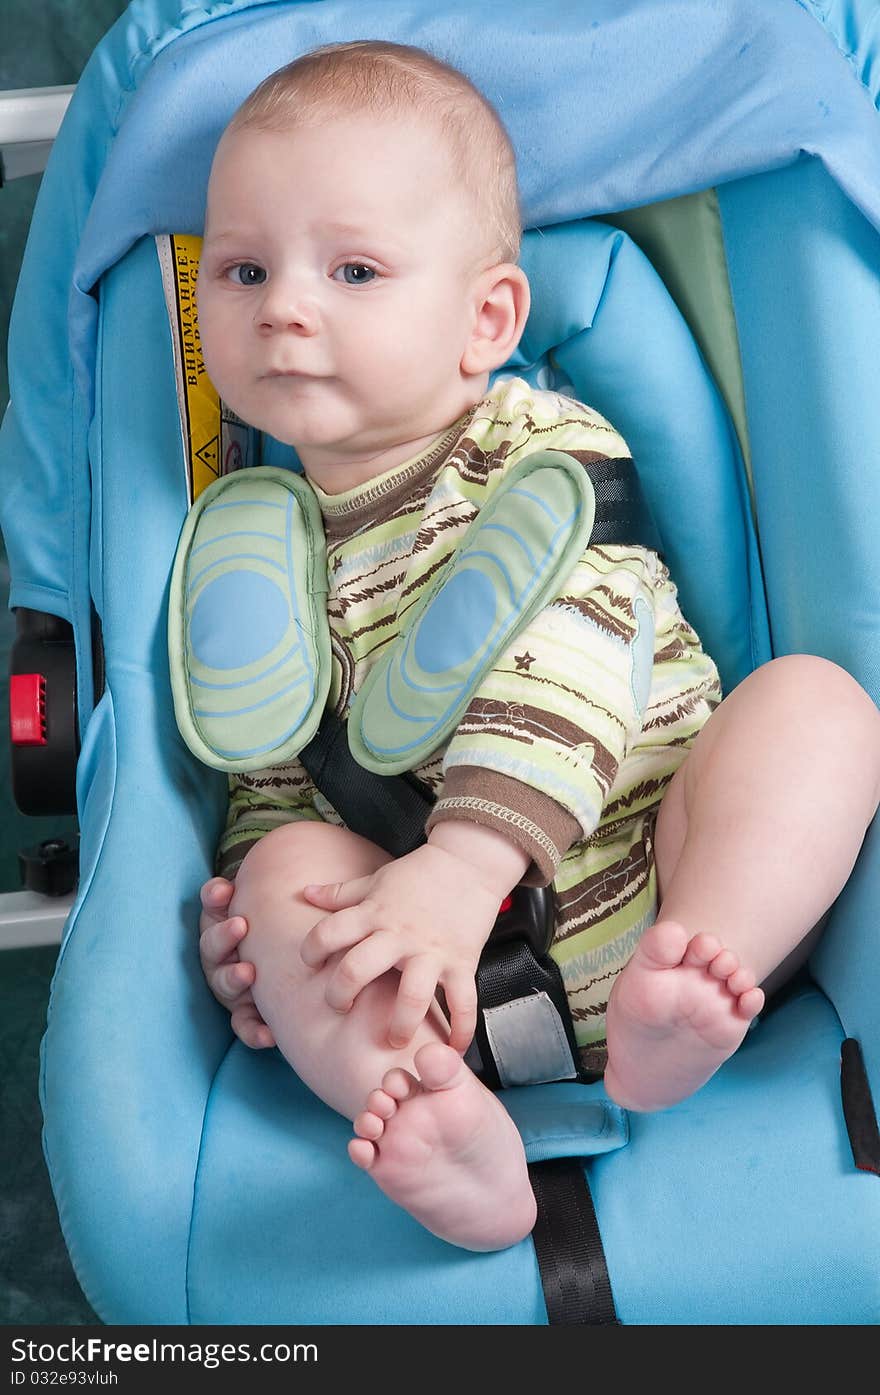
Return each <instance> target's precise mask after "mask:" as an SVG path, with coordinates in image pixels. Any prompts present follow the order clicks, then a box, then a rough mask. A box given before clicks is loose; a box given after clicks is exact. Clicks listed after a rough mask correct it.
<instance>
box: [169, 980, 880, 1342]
mask: <svg viewBox="0 0 880 1395" xmlns="http://www.w3.org/2000/svg"><path fill="white" fill-rule="evenodd" d="M840 1039H841V1033H840V1025H839V1023H838V1021H837V1019H836V1017H835V1015H834V1012H833V1010H832V1009H831V1008H830V1007H829V1005H828V1003H827V1002H826V1000H825V999H824V998H823V997H822V996H821V995H820V994H819V993H818V992H816V991H815V990H814V989H809V990H806V991H805V992H804V993H803V994H801V995H800V996H799V997H798V998H797V999H796V1000H795V1001H794V1002H791V1003H789V1004H788V1005H787V1006H786V1007H785V1009H784V1010H782V1011H780V1012H778V1013H776V1014H771V1015H770V1016H769V1017H768V1018H767V1019H766V1021H764V1022H763V1023H762V1024H761V1025H760V1026H759V1027H758V1028H757V1029H756V1030H755V1031H754V1032H753V1033H752V1034H751V1035H750V1037H749V1039H748V1041H747V1043H746V1045H745V1046H744V1047H743V1048H742V1050H741V1051H740V1053H739V1054H738V1056H736V1057H735V1058H734V1059H733V1061H732V1062H730V1063H729V1065H728V1066H727V1067H726V1068H725V1071H724V1073H723V1077H722V1078H717V1077H716V1080H715V1081H713V1082H711V1083H710V1085H709V1086H707V1087H706V1089H705V1090H703V1091H702V1092H701V1093H700V1095H699V1096H697V1097H695V1099H694V1100H692V1101H690V1102H688V1103H686V1104H685V1105H682V1106H679V1107H678V1108H677V1109H675V1110H670V1111H666V1112H664V1113H662V1114H657V1115H633V1116H630V1119H629V1128H630V1132H631V1145H630V1146H629V1147H620V1146H618V1147H616V1148H615V1147H612V1148H611V1149H610V1150H607V1151H602V1152H599V1151H598V1150H597V1152H596V1154H595V1155H594V1156H593V1157H592V1159H591V1161H590V1162H589V1163H588V1164H587V1166H588V1170H589V1175H590V1182H591V1186H592V1189H593V1194H594V1198H595V1202H596V1207H597V1213H598V1216H599V1223H600V1227H601V1231H602V1238H603V1243H604V1246H605V1251H606V1257H607V1261H608V1265H609V1270H610V1274H611V1280H612V1285H613V1289H614V1294H615V1302H616V1304H617V1309H618V1314H619V1316H620V1318H621V1321H623V1322H625V1323H643V1324H644V1323H650V1324H664V1323H672V1324H689V1323H698V1324H699V1323H710V1324H711V1323H717V1324H719V1325H730V1324H737V1323H741V1324H762V1323H771V1324H772V1323H779V1324H799V1323H818V1324H823V1323H824V1324H827V1323H837V1322H853V1323H869V1322H877V1321H878V1320H880V1188H878V1187H877V1184H876V1178H874V1177H868V1176H866V1175H864V1174H861V1173H858V1172H856V1171H855V1170H854V1169H853V1167H852V1159H851V1157H850V1155H849V1145H848V1140H847V1138H846V1132H845V1130H844V1127H843V1121H842V1118H841V1114H840V1107H839V1095H838V1082H837V1070H838V1062H839V1047H840ZM758 1080H760V1081H761V1082H762V1085H761V1086H760V1087H758V1086H756V1081H758ZM770 1082H772V1085H771V1084H770ZM553 1091H564V1092H565V1094H566V1096H567V1097H568V1099H569V1100H570V1104H569V1106H568V1107H569V1109H570V1110H571V1111H572V1113H574V1112H576V1110H577V1109H578V1108H580V1109H581V1110H586V1109H589V1108H590V1107H592V1108H593V1109H595V1110H597V1111H600V1110H602V1108H603V1107H604V1108H607V1102H605V1101H604V1095H603V1092H602V1089H601V1087H600V1086H578V1085H565V1086H549V1087H548V1086H534V1087H531V1088H530V1089H529V1090H527V1091H517V1092H516V1093H517V1095H519V1096H527V1097H528V1099H529V1100H530V1101H531V1103H532V1107H533V1109H534V1112H535V1115H536V1116H537V1117H538V1118H539V1119H540V1115H541V1111H542V1107H544V1106H547V1107H550V1108H552V1092H553ZM548 1097H549V1101H548ZM527 1103H528V1101H524V1102H522V1103H520V1108H521V1110H522V1111H523V1115H522V1119H521V1127H522V1128H523V1130H524V1131H527V1129H528V1118H527V1114H526V1112H525V1111H526V1107H527ZM597 1117H600V1118H601V1115H597ZM294 1121H295V1122H294ZM542 1122H543V1121H542ZM612 1127H613V1126H612ZM348 1136H349V1131H348V1126H347V1124H346V1122H345V1121H344V1120H342V1119H340V1118H338V1117H337V1116H335V1115H333V1114H332V1113H331V1112H330V1111H329V1110H326V1109H325V1108H323V1106H321V1105H319V1104H318V1103H317V1102H316V1101H315V1099H314V1097H313V1096H311V1095H310V1094H309V1092H308V1091H307V1090H305V1089H304V1088H303V1086H302V1085H301V1084H300V1083H299V1082H298V1081H297V1080H296V1078H295V1077H294V1076H293V1075H292V1074H291V1072H290V1071H289V1070H288V1069H287V1068H286V1066H285V1065H284V1063H283V1061H281V1059H280V1058H279V1057H278V1056H277V1054H275V1053H273V1055H272V1057H271V1058H257V1057H255V1056H254V1055H253V1053H248V1052H247V1051H246V1050H245V1049H244V1048H242V1047H239V1046H237V1047H235V1048H234V1049H233V1050H232V1051H231V1052H230V1054H229V1056H228V1057H227V1059H226V1061H225V1063H224V1065H223V1069H222V1071H221V1072H220V1074H219V1075H218V1077H217V1081H216V1086H215V1091H214V1094H213V1096H212V1100H211V1108H210V1111H209V1116H208V1120H207V1126H206V1134H205V1141H204V1146H203V1150H202V1159H201V1168H200V1175H199V1185H198V1189H197V1198H198V1200H197V1204H196V1210H195V1216H194V1222H193V1229H192V1243H191V1252H190V1290H191V1315H192V1321H194V1322H218V1321H219V1322H245V1323H259V1322H277V1323H281V1322H288V1321H291V1320H295V1321H297V1322H304V1323H360V1324H375V1323H383V1324H384V1323H389V1324H396V1323H461V1324H474V1323H499V1324H504V1323H517V1324H525V1323H536V1322H537V1323H542V1322H546V1313H545V1311H544V1307H543V1302H542V1298H541V1290H540V1282H539V1278H538V1273H537V1266H536V1264H535V1256H534V1249H533V1247H532V1244H531V1242H530V1241H524V1242H523V1243H522V1244H520V1245H516V1246H514V1247H513V1248H512V1249H509V1250H506V1251H503V1252H501V1253H498V1254H491V1255H476V1256H475V1255H463V1254H462V1252H461V1251H457V1250H455V1249H453V1248H452V1247H451V1246H449V1245H445V1244H443V1243H441V1242H440V1241H438V1240H436V1239H434V1238H433V1237H432V1236H431V1235H429V1234H428V1233H427V1232H426V1231H424V1230H423V1229H422V1228H421V1227H420V1226H418V1225H417V1224H416V1223H415V1222H414V1221H413V1220H412V1219H411V1218H410V1217H408V1216H407V1215H406V1214H405V1213H404V1212H402V1211H401V1210H400V1209H399V1208H398V1207H395V1206H394V1205H393V1204H392V1203H391V1202H389V1201H388V1200H387V1199H386V1198H385V1197H384V1196H381V1195H379V1196H376V1195H375V1189H374V1188H373V1187H372V1184H371V1183H370V1181H369V1179H368V1178H367V1177H366V1176H365V1175H364V1174H363V1173H355V1172H354V1171H353V1169H352V1168H351V1165H350V1163H349V1162H348V1160H347V1157H346V1154H345V1143H346V1139H347V1138H348ZM599 1141H600V1142H601V1136H600V1139H599ZM612 1141H613V1142H615V1143H617V1144H619V1143H620V1142H621V1139H620V1137H619V1136H616V1137H615V1136H614V1135H613V1134H612ZM593 1147H594V1139H593V1136H591V1131H590V1130H589V1128H587V1129H585V1130H584V1140H583V1150H582V1151H583V1153H584V1154H588V1153H590V1152H591V1151H592V1149H593ZM258 1160H259V1161H258ZM293 1179H295V1182H294V1180H293ZM230 1198H234V1204H232V1205H231V1204H230ZM267 1216H271V1217H272V1218H273V1219H272V1222H271V1224H267V1222H266V1217H267ZM224 1217H226V1218H228V1219H226V1220H224ZM743 1217H748V1241H747V1242H746V1243H743V1237H742V1226H743ZM780 1227H782V1230H783V1236H784V1243H783V1242H782V1241H781V1240H780V1239H779V1238H775V1237H779V1234H780ZM284 1236H286V1237H288V1239H287V1243H284V1242H283V1241H282V1242H281V1243H279V1237H284ZM378 1256H386V1257H387V1258H386V1261H385V1262H383V1261H382V1260H381V1259H377V1257H378ZM230 1274H235V1275H236V1282H235V1283H234V1284H233V1283H230V1281H229V1275H230ZM365 1275H368V1276H369V1282H364V1276H365ZM292 1293H295V1294H296V1311H295V1316H294V1317H293V1318H292V1315H291V1308H290V1302H291V1294H292Z"/></svg>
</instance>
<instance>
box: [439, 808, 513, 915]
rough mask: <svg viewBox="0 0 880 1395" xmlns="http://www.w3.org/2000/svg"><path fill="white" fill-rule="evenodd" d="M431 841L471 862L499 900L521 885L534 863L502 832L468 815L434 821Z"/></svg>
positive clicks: (444, 850) (453, 854) (454, 855)
mask: <svg viewBox="0 0 880 1395" xmlns="http://www.w3.org/2000/svg"><path fill="white" fill-rule="evenodd" d="M428 844H429V846H430V847H432V848H440V849H442V851H443V852H447V853H450V854H451V855H452V856H453V857H457V858H459V859H460V860H461V861H462V862H465V863H467V864H469V865H470V866H471V867H472V868H473V870H474V871H475V872H476V874H477V876H478V877H479V879H480V881H481V882H483V884H484V885H485V886H486V888H487V890H490V891H492V892H493V893H494V894H496V895H497V896H498V899H499V901H502V900H503V899H504V897H505V896H506V895H507V894H508V892H510V891H512V890H513V888H514V887H515V886H518V885H519V883H520V882H521V881H522V878H523V877H524V876H525V874H526V871H527V869H528V867H529V865H530V863H531V857H530V856H529V854H528V853H527V852H525V851H524V850H523V849H522V848H520V847H519V846H518V845H517V844H516V843H513V842H511V841H510V839H509V838H505V836H504V834H503V833H498V832H497V831H496V830H495V829H494V828H487V827H486V826H485V825H484V824H479V823H474V822H471V821H470V820H467V819H444V820H443V822H442V823H437V824H435V825H434V827H433V828H432V829H431V832H430V833H429V834H428Z"/></svg>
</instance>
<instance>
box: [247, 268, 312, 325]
mask: <svg viewBox="0 0 880 1395" xmlns="http://www.w3.org/2000/svg"><path fill="white" fill-rule="evenodd" d="M256 318H257V326H258V328H259V329H260V330H262V331H263V332H265V333H271V332H274V331H278V330H292V331H294V332H295V333H297V334H315V333H316V332H317V328H318V307H317V305H316V303H315V301H314V299H313V297H311V296H310V295H309V294H308V292H307V291H305V290H304V289H302V288H300V287H297V286H294V285H288V286H284V285H282V284H280V283H279V282H277V281H276V282H274V283H273V282H271V281H270V282H269V285H268V287H267V293H266V294H265V295H264V296H263V298H262V300H261V303H260V306H259V309H258V311H257V317H256Z"/></svg>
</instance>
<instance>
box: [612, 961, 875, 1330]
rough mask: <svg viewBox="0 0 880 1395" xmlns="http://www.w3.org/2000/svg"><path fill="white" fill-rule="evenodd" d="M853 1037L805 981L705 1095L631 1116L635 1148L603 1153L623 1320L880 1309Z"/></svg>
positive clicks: (868, 1316)
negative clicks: (847, 1043) (849, 1068)
mask: <svg viewBox="0 0 880 1395" xmlns="http://www.w3.org/2000/svg"><path fill="white" fill-rule="evenodd" d="M840 1040H841V1030H840V1023H839V1022H838V1020H837V1017H836V1016H835V1013H834V1011H833V1009H832V1008H831V1006H830V1005H829V1003H828V1001H827V1000H826V999H825V998H824V997H823V996H822V995H821V994H820V993H819V992H818V991H817V990H816V989H815V988H806V989H804V990H803V991H802V992H799V993H798V995H797V996H796V997H794V998H793V999H791V1000H790V1001H788V1002H787V1003H785V1004H784V1005H781V1006H780V1008H779V1010H778V1011H774V1012H771V1013H770V1014H769V1015H768V1016H767V1017H766V1019H765V1020H763V1021H762V1022H761V1023H760V1024H759V1026H758V1027H757V1028H756V1029H755V1030H754V1031H753V1032H751V1033H750V1034H749V1035H748V1036H747V1038H746V1041H745V1043H744V1045H743V1046H742V1047H741V1048H740V1050H739V1052H738V1053H737V1054H736V1056H734V1057H732V1059H731V1060H730V1061H728V1063H727V1065H726V1066H725V1067H724V1069H723V1071H721V1072H719V1074H718V1075H717V1076H715V1077H714V1078H713V1080H711V1081H710V1082H709V1084H708V1085H707V1086H705V1087H704V1089H702V1090H701V1091H700V1092H699V1094H697V1095H694V1096H693V1097H692V1098H691V1099H690V1100H686V1101H684V1103H682V1104H680V1105H678V1106H677V1107H676V1108H675V1109H672V1110H665V1111H663V1112H662V1113H659V1114H636V1115H630V1145H629V1147H627V1148H622V1149H620V1151H619V1152H616V1153H609V1154H607V1155H604V1156H602V1157H597V1158H596V1159H595V1160H594V1162H593V1163H592V1165H591V1168H590V1177H591V1185H592V1188H593V1196H594V1200H595V1204H596V1211H597V1214H598V1217H599V1223H600V1226H601V1230H602V1239H603V1243H604V1245H605V1250H606V1255H607V1258H608V1268H609V1273H610V1276H611V1283H612V1288H613V1290H614V1293H615V1297H616V1302H617V1310H618V1315H619V1317H620V1320H621V1322H624V1323H673V1324H689V1323H701V1324H703V1323H705V1324H712V1323H717V1324H719V1325H725V1324H727V1325H730V1324H739V1323H742V1324H756V1325H759V1324H780V1325H795V1324H809V1323H816V1324H832V1323H853V1324H859V1323H877V1322H880V1186H878V1185H877V1178H876V1177H874V1176H872V1175H870V1174H868V1173H864V1172H857V1171H856V1169H855V1168H854V1167H853V1161H852V1153H851V1151H850V1146H849V1140H848V1138H847V1135H846V1129H845V1127H844V1123H843V1116H842V1113H841V1108H840V1079H839V1072H840ZM744 1228H745V1229H746V1231H747V1235H748V1239H747V1242H746V1243H745V1244H743V1231H744Z"/></svg>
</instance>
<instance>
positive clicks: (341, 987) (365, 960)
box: [324, 930, 400, 1012]
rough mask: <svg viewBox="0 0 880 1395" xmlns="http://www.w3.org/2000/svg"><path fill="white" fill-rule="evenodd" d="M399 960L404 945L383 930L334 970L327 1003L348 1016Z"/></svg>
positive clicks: (326, 996)
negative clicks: (371, 985)
mask: <svg viewBox="0 0 880 1395" xmlns="http://www.w3.org/2000/svg"><path fill="white" fill-rule="evenodd" d="M399 958H400V941H399V940H398V938H397V936H396V935H392V934H390V933H383V932H382V931H381V930H380V931H379V932H378V933H377V934H375V935H369V936H368V937H367V938H366V939H365V940H362V941H361V943H360V944H358V945H355V947H354V949H350V950H349V951H348V954H346V955H345V958H344V959H341V960H340V961H339V963H338V964H337V966H336V968H335V969H334V970H333V972H332V974H331V975H330V981H329V982H328V984H327V990H326V992H325V994H324V996H325V998H326V999H327V1002H328V1003H329V1004H330V1006H331V1007H332V1008H335V1009H336V1011H337V1012H348V1010H349V1008H350V1007H351V1005H352V1003H353V1002H354V1000H355V998H356V997H357V995H358V993H360V991H361V989H362V988H366V986H367V984H368V983H372V981H373V979H375V978H380V977H381V975H382V974H384V973H387V972H388V970H389V969H390V968H393V966H394V965H395V964H396V963H397V961H398V959H399Z"/></svg>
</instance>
